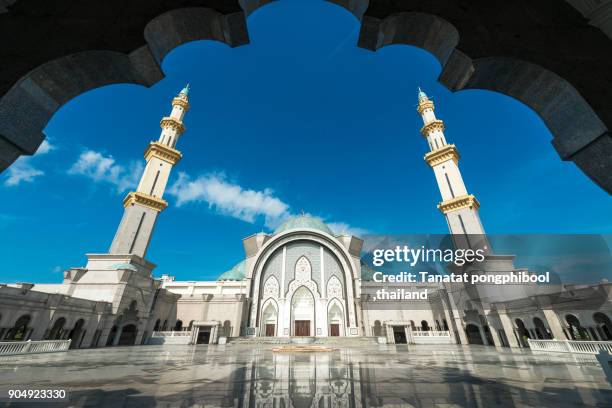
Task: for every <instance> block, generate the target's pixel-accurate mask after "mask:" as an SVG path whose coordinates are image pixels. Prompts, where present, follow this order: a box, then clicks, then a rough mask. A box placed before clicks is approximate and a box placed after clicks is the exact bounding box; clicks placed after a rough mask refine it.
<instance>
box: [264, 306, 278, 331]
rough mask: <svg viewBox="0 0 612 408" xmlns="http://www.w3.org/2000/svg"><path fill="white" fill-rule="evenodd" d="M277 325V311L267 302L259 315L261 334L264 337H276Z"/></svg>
mask: <svg viewBox="0 0 612 408" xmlns="http://www.w3.org/2000/svg"><path fill="white" fill-rule="evenodd" d="M277 325H278V309H277V307H276V304H275V303H274V302H273V301H269V302H268V303H267V304H266V305H265V306H264V309H263V312H262V313H261V328H262V330H261V333H262V335H263V336H266V337H274V336H276V328H277Z"/></svg>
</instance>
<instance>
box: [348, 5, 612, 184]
mask: <svg viewBox="0 0 612 408" xmlns="http://www.w3.org/2000/svg"><path fill="white" fill-rule="evenodd" d="M357 2H358V3H368V0H361V1H357ZM338 3H340V4H342V5H344V6H345V7H346V5H347V1H345V0H338ZM351 3H354V2H350V3H348V4H351ZM369 3H374V1H372V2H369ZM406 3H407V4H408V3H412V2H408V1H407V2H406ZM411 6H414V7H413V8H414V10H415V11H402V12H396V13H385V12H383V11H382V10H381V9H382V8H384V7H381V8H380V9H376V8H375V9H374V10H369V9H368V10H367V12H366V13H365V14H363V15H360V14H358V13H356V12H355V11H357V10H360V9H363V7H364V6H363V5H362V6H360V7H355V6H354V7H353V10H355V11H354V13H355V14H356V15H357V17H358V18H360V19H361V21H362V26H361V32H360V36H359V47H362V48H365V49H369V50H371V51H376V50H378V49H380V48H382V47H384V46H386V45H392V44H406V45H413V46H416V47H419V48H422V49H424V50H426V51H428V52H430V53H431V54H433V55H434V56H435V57H436V58H437V60H438V61H439V63H440V64H441V66H442V72H441V74H440V76H439V78H438V81H439V82H440V83H442V84H443V85H444V86H446V87H447V88H448V89H450V90H451V91H454V92H456V91H460V90H464V89H484V90H490V91H494V92H498V93H501V94H504V95H508V96H510V97H512V98H514V99H517V100H518V101H520V102H522V103H523V104H525V105H527V106H528V107H530V108H531V109H532V110H533V111H534V112H536V113H537V114H538V116H540V118H541V119H542V120H543V121H544V123H545V124H546V126H547V127H548V129H549V130H550V132H551V133H552V134H553V140H552V144H553V146H554V148H555V149H556V150H557V153H558V154H559V156H560V157H561V159H562V160H571V161H574V163H575V164H576V165H578V167H580V168H581V169H582V171H583V172H584V173H585V174H586V175H587V176H588V177H590V178H591V180H593V181H594V182H595V183H596V184H598V185H599V186H600V187H601V188H603V189H604V190H606V191H608V192H612V160H610V157H612V136H611V132H610V130H609V128H610V127H612V109H611V106H610V105H608V106H605V107H604V106H601V101H598V103H597V105H600V106H597V105H594V106H595V107H596V108H595V109H594V108H593V107H592V106H591V105H590V104H589V103H588V102H587V101H586V100H585V98H584V97H583V96H582V95H581V94H580V92H579V91H578V90H577V89H576V88H575V86H574V85H572V84H571V83H570V82H569V81H568V80H566V79H564V78H563V77H562V76H561V75H558V74H557V73H555V72H553V71H552V70H549V69H547V68H545V67H543V66H541V65H539V64H537V63H534V62H530V61H527V60H525V59H523V58H518V57H515V56H512V57H505V56H504V55H503V54H501V55H499V56H497V55H496V56H486V54H485V55H482V56H478V57H470V56H469V55H468V52H463V51H462V50H461V49H462V48H464V47H463V45H464V44H462V42H461V38H460V31H461V30H459V29H457V28H456V27H455V26H454V25H453V24H451V23H450V22H449V21H447V20H445V19H444V18H442V17H439V16H437V15H434V14H429V13H425V12H419V11H416V10H417V9H419V6H416V5H407V6H406V8H411ZM566 6H567V5H566ZM561 7H563V5H561ZM366 8H367V6H366ZM421 8H427V6H425V7H421ZM593 30H595V29H593ZM469 34H470V35H472V36H473V35H474V33H469ZM602 36H603V34H602ZM602 40H603V43H604V44H605V42H606V41H607V42H608V44H607V45H608V49H609V51H610V52H612V44H610V43H609V39H607V38H606V39H603V38H602ZM469 41H473V38H472V37H470V39H469V40H468V41H467V42H469ZM600 42H601V41H600ZM464 43H465V42H464ZM469 45H470V46H471V47H472V48H477V47H475V46H474V44H473V43H471V44H469ZM574 80H575V78H574ZM591 96H593V98H592V99H596V98H595V95H591Z"/></svg>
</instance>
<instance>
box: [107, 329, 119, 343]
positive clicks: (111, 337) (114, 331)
mask: <svg viewBox="0 0 612 408" xmlns="http://www.w3.org/2000/svg"><path fill="white" fill-rule="evenodd" d="M116 335H117V326H113V328H112V329H111V331H110V333H108V337H107V338H106V346H107V347H108V346H112V345H113V341H114V340H115V336H116Z"/></svg>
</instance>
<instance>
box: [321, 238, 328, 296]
mask: <svg viewBox="0 0 612 408" xmlns="http://www.w3.org/2000/svg"><path fill="white" fill-rule="evenodd" d="M319 248H320V251H319V254H320V257H321V297H322V298H323V299H326V298H327V293H326V292H327V287H326V285H325V261H324V258H325V257H324V251H323V245H321V246H320V247H319Z"/></svg>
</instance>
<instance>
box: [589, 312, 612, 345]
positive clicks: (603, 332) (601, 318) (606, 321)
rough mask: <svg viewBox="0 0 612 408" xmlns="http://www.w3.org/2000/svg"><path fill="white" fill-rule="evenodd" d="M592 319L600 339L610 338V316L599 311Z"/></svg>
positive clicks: (611, 331) (611, 329) (611, 324)
mask: <svg viewBox="0 0 612 408" xmlns="http://www.w3.org/2000/svg"><path fill="white" fill-rule="evenodd" d="M593 321H595V323H596V324H597V332H598V333H599V337H601V339H602V340H612V322H610V318H609V317H608V316H606V315H605V314H603V313H601V312H597V313H595V314H594V315H593Z"/></svg>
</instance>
